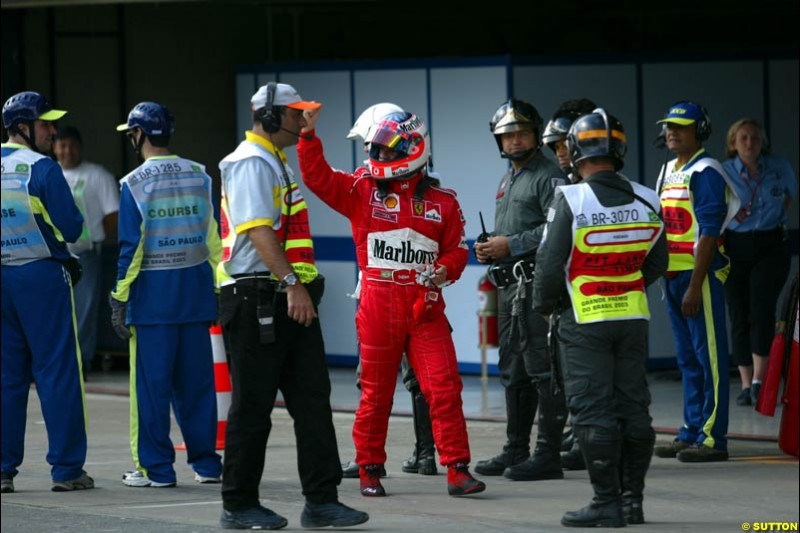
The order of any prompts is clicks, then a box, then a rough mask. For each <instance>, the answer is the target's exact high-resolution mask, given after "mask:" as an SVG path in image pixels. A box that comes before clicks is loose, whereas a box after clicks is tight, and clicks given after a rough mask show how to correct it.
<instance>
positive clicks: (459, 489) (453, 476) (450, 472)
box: [447, 463, 486, 496]
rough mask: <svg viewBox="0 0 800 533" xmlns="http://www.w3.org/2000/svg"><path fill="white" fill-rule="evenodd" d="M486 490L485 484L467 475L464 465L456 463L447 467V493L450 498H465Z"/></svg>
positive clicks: (467, 470)
mask: <svg viewBox="0 0 800 533" xmlns="http://www.w3.org/2000/svg"><path fill="white" fill-rule="evenodd" d="M485 490H486V483H484V482H483V481H478V480H477V479H475V478H474V477H472V474H470V473H469V467H468V466H467V465H465V464H464V463H456V464H452V465H450V466H448V467H447V492H448V493H449V494H450V496H466V495H468V494H477V493H479V492H483V491H485Z"/></svg>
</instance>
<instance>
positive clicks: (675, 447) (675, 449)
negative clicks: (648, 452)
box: [653, 439, 690, 459]
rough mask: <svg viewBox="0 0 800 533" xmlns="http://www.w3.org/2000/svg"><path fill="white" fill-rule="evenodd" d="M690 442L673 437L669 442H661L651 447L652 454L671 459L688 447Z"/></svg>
mask: <svg viewBox="0 0 800 533" xmlns="http://www.w3.org/2000/svg"><path fill="white" fill-rule="evenodd" d="M689 446H690V444H689V443H688V442H684V441H682V440H678V439H675V440H674V441H672V442H670V443H669V444H661V445H659V446H656V447H655V448H653V454H654V455H655V456H656V457H661V458H665V459H671V458H673V457H676V456H677V455H678V453H680V452H682V451H683V450H685V449H686V448H688V447H689Z"/></svg>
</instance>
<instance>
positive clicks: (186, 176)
mask: <svg viewBox="0 0 800 533" xmlns="http://www.w3.org/2000/svg"><path fill="white" fill-rule="evenodd" d="M122 182H123V183H127V184H128V187H129V188H130V190H131V194H132V195H133V199H134V200H135V201H136V205H137V207H138V208H139V212H140V213H141V215H142V221H143V222H142V224H143V228H142V238H143V239H144V241H143V255H142V265H141V270H142V271H146V270H171V269H176V268H188V267H193V266H196V265H199V264H201V263H203V262H205V261H207V260H208V258H209V257H210V255H211V252H210V251H209V249H208V243H206V234H207V233H208V224H209V220H210V218H211V217H212V216H213V215H212V213H211V178H209V177H208V175H206V173H205V172H204V169H203V167H202V166H201V165H199V164H197V163H194V162H193V161H189V160H187V159H182V158H179V157H174V156H170V157H152V158H150V159H148V160H147V161H145V162H144V164H142V166H140V167H139V168H137V169H136V170H134V171H133V172H132V173H130V174H128V175H127V176H125V178H123V180H122Z"/></svg>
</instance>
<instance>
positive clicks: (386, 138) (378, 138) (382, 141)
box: [370, 127, 411, 157]
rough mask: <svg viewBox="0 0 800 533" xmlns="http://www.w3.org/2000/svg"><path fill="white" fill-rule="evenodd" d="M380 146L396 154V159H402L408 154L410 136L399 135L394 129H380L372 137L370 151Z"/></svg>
mask: <svg viewBox="0 0 800 533" xmlns="http://www.w3.org/2000/svg"><path fill="white" fill-rule="evenodd" d="M375 145H378V146H375ZM380 146H385V147H387V148H391V149H392V150H394V151H395V152H397V157H403V156H405V155H407V154H408V153H409V148H410V147H411V136H410V135H408V134H406V133H399V132H398V131H397V130H396V129H395V128H385V127H384V128H380V129H378V130H377V131H376V132H375V133H374V134H373V135H372V147H371V148H370V151H371V150H373V149H376V148H379V147H380Z"/></svg>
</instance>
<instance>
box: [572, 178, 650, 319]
mask: <svg viewBox="0 0 800 533" xmlns="http://www.w3.org/2000/svg"><path fill="white" fill-rule="evenodd" d="M630 184H631V186H632V187H633V190H634V192H635V193H636V194H638V195H639V196H641V197H642V198H645V199H646V200H648V201H649V202H650V203H651V204H652V205H658V196H657V195H656V193H655V191H653V190H652V189H648V188H647V187H644V186H642V185H639V184H638V183H630ZM560 189H561V191H562V192H563V193H564V198H565V199H566V200H567V203H568V204H569V206H570V209H571V210H572V213H573V215H574V217H573V221H572V235H573V246H572V252H571V254H570V257H569V260H568V262H567V266H566V271H567V290H568V292H569V295H570V299H571V301H572V309H573V312H574V314H575V321H576V322H577V323H578V324H590V323H593V322H605V321H608V320H632V319H637V318H643V319H649V318H650V310H649V308H648V306H647V293H646V292H645V285H644V277H643V276H642V271H641V269H642V265H643V264H644V260H645V257H646V256H647V254H648V253H649V252H650V249H651V248H652V247H653V243H654V242H655V241H656V239H658V237H659V235H661V232H662V231H663V224H662V223H661V220H660V219H659V218H658V214H657V213H654V212H653V211H652V210H651V209H650V208H649V207H647V206H645V205H644V204H643V203H642V202H640V201H638V200H637V201H634V202H632V203H630V204H625V205H620V206H613V207H604V206H603V205H602V204H601V203H600V201H599V200H598V199H597V196H596V195H595V194H594V191H592V188H591V187H590V186H589V184H588V183H581V184H577V185H571V186H568V187H560Z"/></svg>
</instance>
